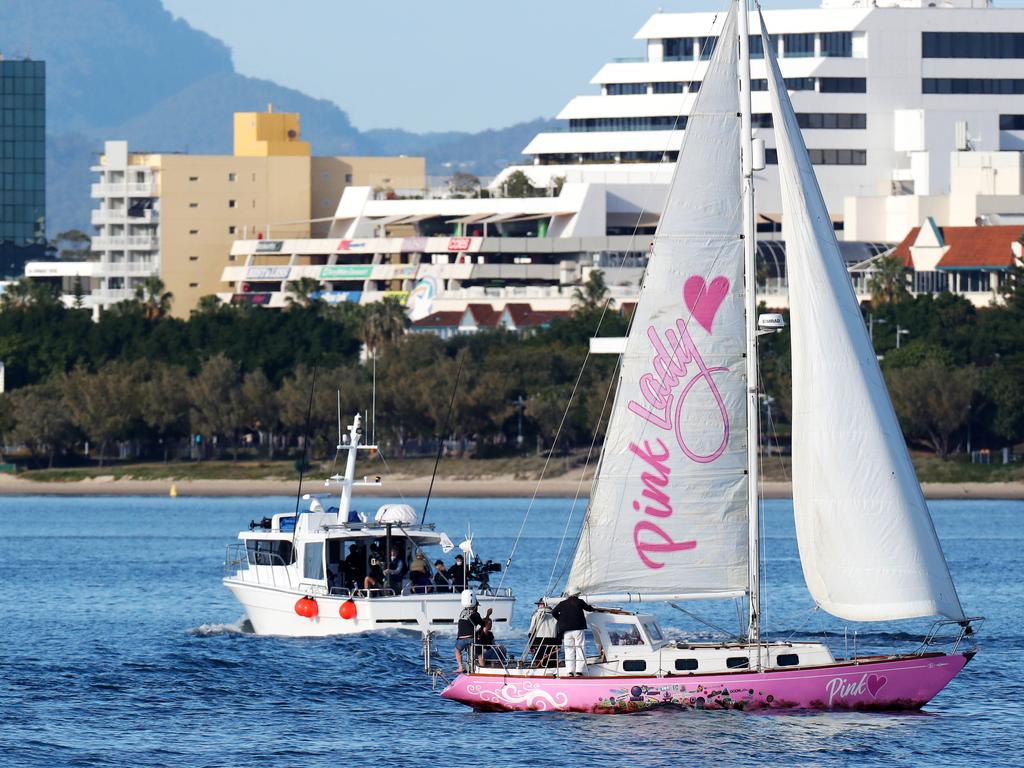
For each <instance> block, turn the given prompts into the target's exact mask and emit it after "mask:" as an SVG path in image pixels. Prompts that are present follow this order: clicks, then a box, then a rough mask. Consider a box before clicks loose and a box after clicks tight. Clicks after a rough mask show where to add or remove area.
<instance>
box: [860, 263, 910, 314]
mask: <svg viewBox="0 0 1024 768" xmlns="http://www.w3.org/2000/svg"><path fill="white" fill-rule="evenodd" d="M908 272H909V270H908V269H907V267H906V265H905V264H904V263H903V259H902V258H900V257H899V256H896V255H894V254H891V253H890V254H886V255H882V256H879V257H878V259H877V260H876V261H875V264H874V271H873V272H872V273H871V277H870V278H868V290H869V291H871V302H872V304H874V305H876V306H878V305H880V304H894V303H896V302H897V301H899V300H900V299H903V298H905V297H906V296H907V294H908V291H907V274H908Z"/></svg>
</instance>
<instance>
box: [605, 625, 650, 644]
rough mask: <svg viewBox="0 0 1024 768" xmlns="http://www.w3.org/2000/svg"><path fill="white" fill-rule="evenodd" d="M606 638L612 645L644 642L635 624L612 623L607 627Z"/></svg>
mask: <svg viewBox="0 0 1024 768" xmlns="http://www.w3.org/2000/svg"><path fill="white" fill-rule="evenodd" d="M608 639H609V640H610V641H611V643H612V645H643V642H644V641H643V638H641V637H640V630H639V629H637V627H636V625H635V624H612V625H611V626H609V627H608Z"/></svg>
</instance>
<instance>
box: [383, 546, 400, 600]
mask: <svg viewBox="0 0 1024 768" xmlns="http://www.w3.org/2000/svg"><path fill="white" fill-rule="evenodd" d="M384 576H385V577H386V578H387V580H388V586H389V587H391V590H392V591H393V592H394V593H395V594H396V595H399V594H401V593H402V579H404V578H405V559H404V558H403V557H402V553H401V550H399V548H398V547H392V548H391V559H390V560H389V561H388V567H387V568H385V569H384Z"/></svg>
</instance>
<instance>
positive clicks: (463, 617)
mask: <svg viewBox="0 0 1024 768" xmlns="http://www.w3.org/2000/svg"><path fill="white" fill-rule="evenodd" d="M477 605H478V603H477V599H476V595H474V594H473V590H471V589H465V590H463V591H462V612H461V613H460V614H459V624H458V627H459V629H458V633H457V634H456V636H455V663H456V664H457V665H458V668H459V674H460V675H461V674H462V673H463V666H462V652H463V651H464V650H465V649H467V648H472V646H473V641H474V640H475V638H476V629H477V627H482V626H483V625H484V620H483V618H482V617H481V616H480V611H479V610H478V608H477ZM493 612H494V609H492V608H488V609H487V614H486V616H487V618H490V616H491V614H492V613H493ZM470 653H472V650H471V651H470ZM470 659H471V660H472V656H471V657H470Z"/></svg>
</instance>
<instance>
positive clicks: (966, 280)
mask: <svg viewBox="0 0 1024 768" xmlns="http://www.w3.org/2000/svg"><path fill="white" fill-rule="evenodd" d="M943 277H945V275H943ZM957 277H958V278H959V283H960V290H961V291H962V292H967V293H977V292H984V291H988V290H991V286H992V283H991V277H992V275H991V274H990V273H989V272H982V271H981V270H980V269H969V270H965V271H963V272H961V273H960V274H959V275H958V276H957Z"/></svg>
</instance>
